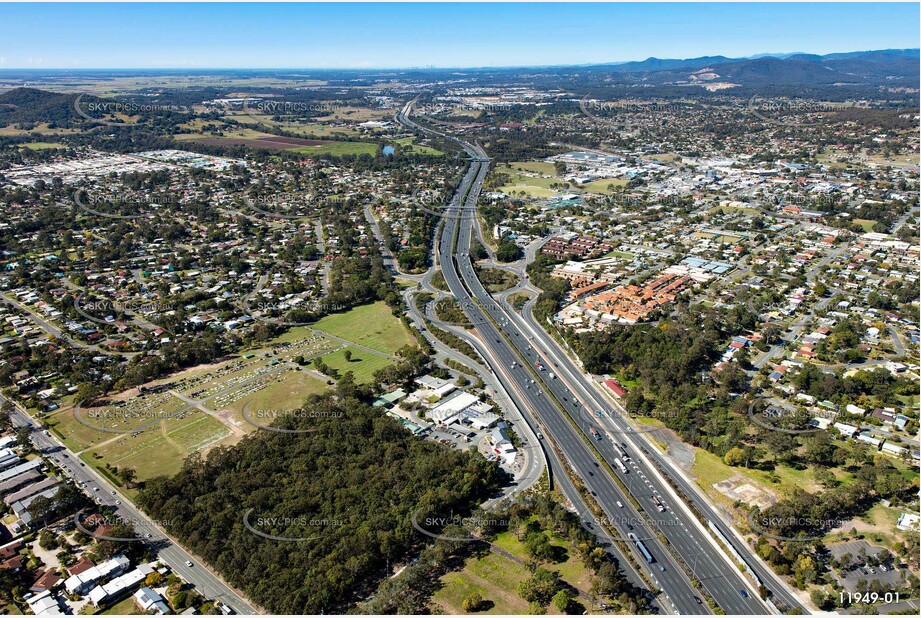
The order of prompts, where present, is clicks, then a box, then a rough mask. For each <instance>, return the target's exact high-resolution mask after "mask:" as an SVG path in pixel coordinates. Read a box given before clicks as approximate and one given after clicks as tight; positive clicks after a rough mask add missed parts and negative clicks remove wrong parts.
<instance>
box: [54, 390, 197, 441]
mask: <svg viewBox="0 0 921 618" xmlns="http://www.w3.org/2000/svg"><path fill="white" fill-rule="evenodd" d="M130 392H135V391H130ZM184 405H185V404H184V403H183V402H182V401H181V400H179V399H178V398H176V397H173V396H172V395H169V394H160V395H155V396H150V397H145V398H141V397H137V398H135V399H133V400H132V401H131V403H129V405H127V406H125V407H116V406H105V407H97V408H88V409H82V410H80V411H79V413H78V414H79V415H80V418H81V419H83V420H84V421H86V424H84V423H81V422H80V420H78V419H77V418H76V416H75V414H77V413H75V412H74V410H73V409H72V408H71V409H66V408H63V407H62V408H61V410H60V411H58V412H55V413H54V414H52V415H50V416H49V417H48V423H49V425H50V427H51V431H54V433H55V434H57V436H58V437H60V438H61V439H62V440H63V441H64V444H65V445H67V447H68V448H69V449H71V450H72V451H74V452H76V453H79V452H80V451H83V450H84V449H87V448H90V447H92V446H94V445H97V444H100V443H102V442H105V441H106V440H111V439H112V438H114V437H118V436H121V435H126V433H125V432H130V431H131V430H133V429H135V428H138V427H141V426H143V425H146V424H148V423H151V421H154V420H156V419H158V418H160V419H166V420H170V419H175V418H176V416H177V415H178V414H180V410H181V409H182V408H183V407H184ZM90 425H92V426H90ZM94 427H99V428H102V429H108V430H110V431H102V430H101V429H96V428H94Z"/></svg>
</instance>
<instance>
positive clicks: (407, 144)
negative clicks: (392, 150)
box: [393, 137, 444, 156]
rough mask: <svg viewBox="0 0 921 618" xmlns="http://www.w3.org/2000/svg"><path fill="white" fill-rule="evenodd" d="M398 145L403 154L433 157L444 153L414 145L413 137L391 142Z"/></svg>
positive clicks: (414, 139)
mask: <svg viewBox="0 0 921 618" xmlns="http://www.w3.org/2000/svg"><path fill="white" fill-rule="evenodd" d="M393 141H394V142H396V143H397V144H399V145H400V149H401V152H403V153H404V154H420V155H435V156H440V155H443V154H444V153H443V152H441V151H440V150H436V149H435V148H431V147H429V146H422V145H420V144H417V143H416V138H415V137H401V138H400V139H396V140H393Z"/></svg>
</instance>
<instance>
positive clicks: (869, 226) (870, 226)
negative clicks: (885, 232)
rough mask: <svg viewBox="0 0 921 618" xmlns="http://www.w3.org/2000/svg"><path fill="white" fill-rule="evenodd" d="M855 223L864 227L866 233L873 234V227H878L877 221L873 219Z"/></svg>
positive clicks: (856, 220) (855, 221)
mask: <svg viewBox="0 0 921 618" xmlns="http://www.w3.org/2000/svg"><path fill="white" fill-rule="evenodd" d="M853 221H854V223H856V224H857V225H859V226H860V227H862V228H863V231H864V232H872V231H873V226H874V225H876V221H873V220H872V219H854V220H853Z"/></svg>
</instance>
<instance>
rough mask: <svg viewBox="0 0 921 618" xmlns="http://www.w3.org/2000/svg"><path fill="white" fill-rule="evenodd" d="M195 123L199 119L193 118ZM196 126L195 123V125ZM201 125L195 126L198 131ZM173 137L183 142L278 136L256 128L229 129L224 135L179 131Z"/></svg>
mask: <svg viewBox="0 0 921 618" xmlns="http://www.w3.org/2000/svg"><path fill="white" fill-rule="evenodd" d="M192 122H193V123H195V122H198V120H193V121H192ZM193 126H195V125H193ZM199 128H200V127H197V128H195V130H196V131H197V130H198V129H199ZM172 137H173V139H175V140H177V141H180V142H183V141H200V140H203V139H222V140H256V139H262V138H264V137H265V138H273V137H277V136H275V135H272V134H271V133H263V132H262V131H256V130H255V129H236V128H235V129H228V130H227V131H224V134H223V135H203V134H201V133H177V134H175V135H173V136H172Z"/></svg>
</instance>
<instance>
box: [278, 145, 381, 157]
mask: <svg viewBox="0 0 921 618" xmlns="http://www.w3.org/2000/svg"><path fill="white" fill-rule="evenodd" d="M286 150H288V151H290V152H297V153H300V154H309V155H316V156H323V155H326V156H328V157H341V156H345V155H363V154H366V155H371V156H372V157H373V156H374V155H376V154H377V152H378V150H380V148H379V146H378V145H377V144H373V143H371V142H319V143H318V144H316V145H312V146H300V147H297V148H286Z"/></svg>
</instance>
